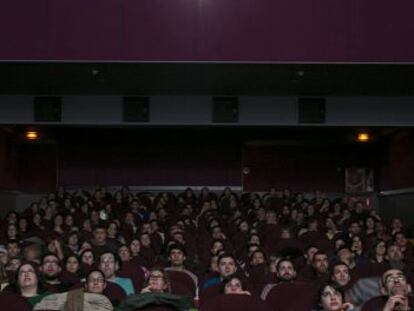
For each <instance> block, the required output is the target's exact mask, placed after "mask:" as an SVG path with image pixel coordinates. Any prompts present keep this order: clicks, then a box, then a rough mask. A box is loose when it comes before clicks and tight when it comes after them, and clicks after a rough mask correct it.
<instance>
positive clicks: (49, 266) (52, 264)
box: [39, 253, 74, 293]
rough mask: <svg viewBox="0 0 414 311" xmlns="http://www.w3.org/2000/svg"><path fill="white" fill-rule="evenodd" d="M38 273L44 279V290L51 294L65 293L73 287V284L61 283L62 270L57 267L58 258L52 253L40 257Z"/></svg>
mask: <svg viewBox="0 0 414 311" xmlns="http://www.w3.org/2000/svg"><path fill="white" fill-rule="evenodd" d="M39 271H40V273H41V276H42V277H43V279H44V286H45V288H46V289H47V290H48V291H49V292H51V293H63V292H66V291H68V290H69V289H70V288H71V287H72V286H73V285H74V283H64V282H62V281H61V279H60V277H61V272H62V268H61V267H60V265H59V258H58V257H57V255H55V254H53V253H48V254H45V255H44V256H43V257H42V260H41V266H40V268H39Z"/></svg>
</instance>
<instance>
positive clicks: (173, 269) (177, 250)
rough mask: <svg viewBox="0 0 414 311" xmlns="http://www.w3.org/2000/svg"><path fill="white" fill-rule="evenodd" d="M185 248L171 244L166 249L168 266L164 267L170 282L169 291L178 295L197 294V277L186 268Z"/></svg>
mask: <svg viewBox="0 0 414 311" xmlns="http://www.w3.org/2000/svg"><path fill="white" fill-rule="evenodd" d="M185 259H186V256H185V250H184V248H183V247H182V246H180V245H178V244H172V245H171V246H170V247H169V250H168V261H169V262H170V266H169V267H167V268H165V271H168V276H169V279H170V282H171V293H173V294H176V295H180V296H191V297H195V296H196V295H197V287H198V278H197V276H196V275H195V274H194V273H192V272H191V271H189V270H188V269H186V267H185V265H184V262H185Z"/></svg>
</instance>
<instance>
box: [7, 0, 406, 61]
mask: <svg viewBox="0 0 414 311" xmlns="http://www.w3.org/2000/svg"><path fill="white" fill-rule="evenodd" d="M412 16H414V2H413V1H411V0H400V1H398V5H396V4H395V3H393V2H390V1H385V0H364V1H360V0H337V1H332V0H290V1H282V0H226V1H223V0H168V1H166V0H139V1H137V0H117V1H114V0H90V1H80V0H72V1H69V0H59V1H55V0H39V1H22V0H14V1H3V2H2V3H1V4H0V40H1V48H0V59H3V60H11V59H19V60H60V59H63V60H137V61H139V60H160V61H305V62H310V61H321V62H329V61H341V62H351V61H362V62H365V61H368V62H374V61H380V62H383V61H391V62H408V61H414V40H412V34H413V33H414V22H413V21H412Z"/></svg>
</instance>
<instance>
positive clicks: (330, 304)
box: [0, 187, 414, 311]
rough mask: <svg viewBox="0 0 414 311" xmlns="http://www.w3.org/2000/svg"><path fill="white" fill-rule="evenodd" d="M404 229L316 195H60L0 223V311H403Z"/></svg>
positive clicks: (407, 234)
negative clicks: (114, 310)
mask: <svg viewBox="0 0 414 311" xmlns="http://www.w3.org/2000/svg"><path fill="white" fill-rule="evenodd" d="M404 222H407V224H408V222H409V220H404ZM411 229H412V228H411V227H409V226H407V225H404V224H403V221H402V220H401V219H399V218H394V219H392V220H391V221H390V222H385V221H384V220H383V219H381V217H380V216H379V215H378V213H377V212H376V211H375V209H373V208H372V207H370V206H367V205H366V204H365V202H364V201H360V200H358V199H357V198H354V197H351V196H348V195H342V196H341V197H338V198H331V199H330V198H327V197H326V196H325V195H324V194H323V193H322V192H320V191H316V192H315V193H313V194H312V195H307V196H306V197H305V195H304V194H302V193H292V192H290V191H289V190H287V189H285V190H283V191H277V190H275V189H272V190H271V191H270V192H269V193H266V194H264V195H259V194H257V193H242V194H236V193H235V192H233V191H232V190H231V189H230V188H226V189H225V190H224V191H223V192H222V193H220V194H216V193H214V192H212V191H209V189H208V188H203V189H202V190H201V191H200V192H198V193H196V192H195V191H193V190H192V189H190V188H188V189H186V190H185V191H184V192H183V193H180V194H173V193H167V192H163V193H157V194H153V193H149V192H140V193H134V192H132V191H130V190H129V189H128V188H127V187H123V188H122V189H120V190H119V191H117V192H114V193H110V192H109V191H107V189H106V188H104V187H99V188H98V189H96V190H95V191H94V192H88V191H85V190H82V189H79V190H77V191H73V192H70V191H66V190H65V189H64V188H62V187H61V188H59V189H58V190H57V191H56V192H55V193H49V194H47V195H45V196H43V197H41V198H39V200H38V201H37V202H34V203H32V204H31V205H30V206H29V207H28V208H27V209H26V210H24V211H21V212H16V211H11V212H9V213H8V214H7V215H6V216H5V217H4V219H2V220H1V223H0V232H1V236H0V244H1V245H0V287H1V293H0V310H7V311H14V310H19V311H25V310H65V311H76V310H86V311H92V310H96V311H99V310H113V309H116V310H201V311H221V310H238V311H240V310H241V311H243V310H253V311H261V310H263V311H272V310H274V311H302V310H303V311H311V310H315V311H317V310H324V311H345V310H346V311H352V310H362V311H376V310H381V311H391V310H411V309H412V308H414V301H413V298H412V292H411V284H412V282H413V280H414V279H413V271H414V265H413V250H412V243H411V237H412V230H411Z"/></svg>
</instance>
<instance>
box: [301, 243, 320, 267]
mask: <svg viewBox="0 0 414 311" xmlns="http://www.w3.org/2000/svg"><path fill="white" fill-rule="evenodd" d="M318 251H319V249H318V248H317V247H316V246H309V247H308V248H307V249H306V252H305V255H304V256H305V259H306V262H307V263H308V264H311V263H312V262H313V256H314V255H315V254H316V253H317V252H318Z"/></svg>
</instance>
